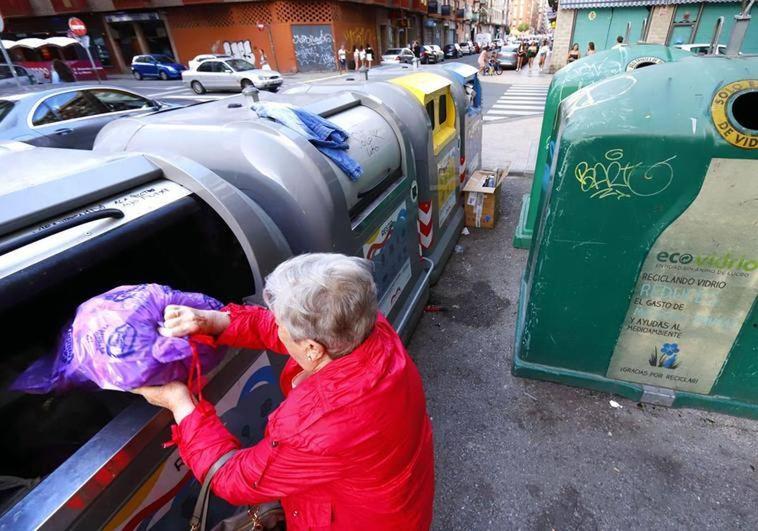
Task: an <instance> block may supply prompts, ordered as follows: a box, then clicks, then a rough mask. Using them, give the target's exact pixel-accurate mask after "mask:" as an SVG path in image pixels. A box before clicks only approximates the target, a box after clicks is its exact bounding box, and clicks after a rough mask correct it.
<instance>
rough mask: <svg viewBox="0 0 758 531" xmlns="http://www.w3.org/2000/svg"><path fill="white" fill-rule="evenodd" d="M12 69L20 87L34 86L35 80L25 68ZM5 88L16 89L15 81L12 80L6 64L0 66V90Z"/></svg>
mask: <svg viewBox="0 0 758 531" xmlns="http://www.w3.org/2000/svg"><path fill="white" fill-rule="evenodd" d="M13 69H14V70H15V71H16V76H17V77H18V80H19V81H20V82H21V84H22V85H24V86H28V85H36V84H37V78H35V77H34V76H33V75H32V74H31V73H30V72H29V71H28V70H27V69H26V68H24V67H23V66H19V65H13ZM5 87H18V85H17V84H16V80H15V79H13V72H11V69H10V67H9V66H8V64H7V63H6V64H2V65H0V88H5Z"/></svg>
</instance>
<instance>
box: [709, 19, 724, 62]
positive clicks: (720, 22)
mask: <svg viewBox="0 0 758 531" xmlns="http://www.w3.org/2000/svg"><path fill="white" fill-rule="evenodd" d="M723 27H724V17H719V18H717V19H716V27H715V28H714V30H713V37H711V47H710V48H709V49H708V55H716V54H718V50H719V41H720V40H721V29H722V28H723Z"/></svg>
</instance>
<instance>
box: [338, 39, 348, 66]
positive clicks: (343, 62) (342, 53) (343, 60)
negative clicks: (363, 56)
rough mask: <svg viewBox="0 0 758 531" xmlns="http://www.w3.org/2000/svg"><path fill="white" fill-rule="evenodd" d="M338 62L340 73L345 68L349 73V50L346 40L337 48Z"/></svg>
mask: <svg viewBox="0 0 758 531" xmlns="http://www.w3.org/2000/svg"><path fill="white" fill-rule="evenodd" d="M337 64H338V65H339V72H340V74H341V73H342V71H343V70H344V72H345V73H346V74H347V50H345V43H344V42H343V43H342V45H341V46H340V49H339V50H337Z"/></svg>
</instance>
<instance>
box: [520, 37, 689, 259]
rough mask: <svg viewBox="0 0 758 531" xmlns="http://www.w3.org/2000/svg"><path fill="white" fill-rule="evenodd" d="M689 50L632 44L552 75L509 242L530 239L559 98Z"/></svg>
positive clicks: (522, 245)
mask: <svg viewBox="0 0 758 531" xmlns="http://www.w3.org/2000/svg"><path fill="white" fill-rule="evenodd" d="M685 57H692V54H691V53H689V52H685V51H683V50H679V49H678V48H669V47H668V46H663V45H660V44H632V45H629V46H626V45H625V46H620V47H619V48H614V49H611V50H605V51H602V52H598V53H596V54H594V55H588V56H587V57H584V58H582V59H580V60H578V61H575V62H573V63H570V64H568V65H566V66H565V67H563V68H561V69H560V70H559V71H558V72H557V73H556V74H555V76H554V77H553V81H552V82H551V83H550V88H549V89H548V92H547V100H546V101H545V114H544V116H543V118H542V131H541V132H540V143H539V145H538V148H537V161H536V163H535V166H534V180H533V181H532V191H531V193H529V194H524V197H523V198H522V200H521V213H520V215H519V221H518V224H517V226H516V233H515V234H514V236H513V246H514V247H517V248H519V249H528V248H529V246H530V245H531V243H532V233H533V230H534V223H535V221H536V220H537V217H538V215H539V206H540V202H539V200H540V197H541V195H542V190H543V188H544V184H545V182H544V181H545V179H547V177H548V173H549V169H550V154H551V153H552V150H553V146H554V142H553V129H554V126H555V125H556V124H555V122H556V118H557V116H558V108H559V106H560V104H561V102H562V101H563V100H564V99H566V98H567V97H569V96H570V95H571V94H573V93H574V92H576V91H577V90H579V89H581V88H583V87H586V86H588V85H590V84H592V83H595V82H596V81H600V80H602V79H606V78H609V77H611V76H615V75H617V74H620V73H621V72H628V71H632V70H636V69H637V68H643V67H647V66H652V65H656V64H661V63H668V62H671V61H678V60H680V59H684V58H685Z"/></svg>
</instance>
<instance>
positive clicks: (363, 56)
mask: <svg viewBox="0 0 758 531" xmlns="http://www.w3.org/2000/svg"><path fill="white" fill-rule="evenodd" d="M358 55H359V57H360V60H361V66H362V67H363V66H366V48H365V47H363V46H361V48H360V50H358Z"/></svg>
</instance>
